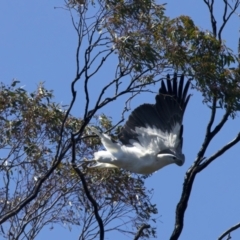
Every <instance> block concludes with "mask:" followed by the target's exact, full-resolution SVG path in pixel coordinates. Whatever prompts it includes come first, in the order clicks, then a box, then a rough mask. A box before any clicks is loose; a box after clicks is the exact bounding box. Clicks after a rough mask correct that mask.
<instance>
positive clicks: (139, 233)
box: [133, 224, 151, 240]
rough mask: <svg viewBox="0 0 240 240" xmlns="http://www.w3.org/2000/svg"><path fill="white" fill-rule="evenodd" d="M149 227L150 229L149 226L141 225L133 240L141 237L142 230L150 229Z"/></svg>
mask: <svg viewBox="0 0 240 240" xmlns="http://www.w3.org/2000/svg"><path fill="white" fill-rule="evenodd" d="M150 227H151V226H150V225H149V224H143V225H142V226H141V227H140V228H139V230H138V232H137V233H136V235H135V237H134V239H133V240H138V239H139V238H140V237H141V235H142V232H143V230H144V229H147V228H150Z"/></svg>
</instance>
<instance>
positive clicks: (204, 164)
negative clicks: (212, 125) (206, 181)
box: [197, 133, 240, 172]
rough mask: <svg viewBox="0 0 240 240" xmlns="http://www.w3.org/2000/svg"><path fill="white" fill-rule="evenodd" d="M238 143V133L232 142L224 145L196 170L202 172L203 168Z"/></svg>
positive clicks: (239, 137)
mask: <svg viewBox="0 0 240 240" xmlns="http://www.w3.org/2000/svg"><path fill="white" fill-rule="evenodd" d="M239 141H240V133H238V135H237V136H236V138H235V139H234V140H232V141H231V142H229V143H228V144H226V145H225V146H224V147H222V148H221V149H220V150H219V151H217V152H216V153H215V154H213V155H212V156H211V157H210V158H208V159H207V160H205V161H204V162H203V163H202V164H201V165H200V166H199V167H198V169H197V171H198V172H200V171H202V170H203V169H204V168H206V167H207V166H208V165H209V164H210V163H212V162H213V161H214V160H215V159H216V158H218V157H219V156H221V155H222V154H224V153H225V152H226V151H227V150H229V149H230V148H231V147H233V146H234V145H235V144H237V143H238V142H239Z"/></svg>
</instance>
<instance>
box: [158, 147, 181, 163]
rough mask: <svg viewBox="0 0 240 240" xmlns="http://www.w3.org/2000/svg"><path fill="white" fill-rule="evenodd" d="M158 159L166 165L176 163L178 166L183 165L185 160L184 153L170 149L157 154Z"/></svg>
mask: <svg viewBox="0 0 240 240" xmlns="http://www.w3.org/2000/svg"><path fill="white" fill-rule="evenodd" d="M157 160H158V161H161V162H162V163H163V164H164V165H168V164H171V163H175V164H177V165H178V166H182V165H183V164H184V161H185V156H184V154H182V153H181V154H176V153H174V152H173V151H171V150H170V149H167V150H163V151H161V152H160V153H158V155H157Z"/></svg>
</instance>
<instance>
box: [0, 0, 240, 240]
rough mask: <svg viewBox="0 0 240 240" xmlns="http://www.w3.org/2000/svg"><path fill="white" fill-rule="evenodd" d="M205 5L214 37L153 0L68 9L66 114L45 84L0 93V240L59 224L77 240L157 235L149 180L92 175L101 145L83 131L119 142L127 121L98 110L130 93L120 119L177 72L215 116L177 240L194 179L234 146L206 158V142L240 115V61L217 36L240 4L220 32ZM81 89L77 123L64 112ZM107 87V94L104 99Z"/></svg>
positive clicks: (188, 180)
mask: <svg viewBox="0 0 240 240" xmlns="http://www.w3.org/2000/svg"><path fill="white" fill-rule="evenodd" d="M204 2H205V3H206V4H207V6H208V7H209V12H210V15H211V23H212V26H213V31H212V32H209V31H204V30H201V29H200V28H198V27H197V26H196V25H195V24H194V22H193V20H192V19H191V18H190V17H188V16H179V17H177V18H174V19H171V18H169V17H167V16H166V15H165V5H164V4H156V3H155V2H154V1H152V0H139V1H132V0H131V1H130V0H128V1H123V0H121V1H119V0H104V1H103V0H98V1H88V0H85V1H84V0H83V1H82V0H69V1H66V2H65V6H64V9H66V10H68V11H69V14H70V16H71V19H72V24H73V27H74V29H75V31H76V36H77V38H78V43H77V46H76V59H75V60H76V74H75V77H74V79H73V81H72V82H71V93H72V100H71V102H70V104H69V106H65V107H64V106H61V105H59V104H56V103H55V102H54V101H53V92H52V91H48V90H47V89H46V88H45V87H44V85H43V84H39V86H38V88H37V90H36V91H35V92H32V93H28V92H27V91H26V90H25V89H24V88H21V87H19V82H18V81H16V80H14V81H13V82H12V84H11V85H10V86H7V85H4V84H2V85H1V88H0V125H1V138H0V146H1V149H2V155H1V159H0V161H1V164H0V167H1V171H0V177H1V188H0V223H1V228H0V229H1V231H0V234H1V237H2V238H4V239H24V238H26V239H34V238H35V237H36V236H37V235H38V234H39V232H40V231H41V230H42V229H43V228H44V227H45V226H47V225H48V226H50V227H51V228H54V227H55V225H56V224H58V223H61V224H64V225H66V226H68V227H69V229H71V228H72V227H74V226H80V228H81V232H80V233H79V239H97V238H100V239H104V234H105V233H108V232H109V231H117V232H121V233H124V234H127V235H129V236H131V237H132V238H134V239H139V238H140V237H142V238H145V239H148V238H150V237H154V236H156V230H155V228H154V226H153V227H152V226H150V225H151V224H150V223H152V222H155V221H156V220H155V218H156V216H155V214H157V208H156V205H155V204H154V203H152V202H151V196H152V192H153V190H152V189H146V188H145V186H144V182H145V179H146V178H147V177H148V176H139V175H135V174H132V173H130V172H127V171H124V170H121V169H120V170H119V169H118V170H116V169H114V170H112V169H111V170H109V169H105V170H101V171H100V170H92V169H89V168H88V167H87V166H88V165H89V162H87V161H85V159H91V158H92V155H93V152H94V151H97V150H99V149H101V148H102V146H101V143H100V141H99V139H98V138H96V136H93V135H91V133H90V131H89V129H88V125H89V124H91V125H94V126H97V127H99V128H100V129H101V130H102V131H104V132H108V133H109V134H110V135H111V136H112V137H113V139H115V140H116V139H117V133H118V130H119V127H120V126H119V124H120V123H121V122H122V121H123V120H124V119H123V118H122V119H121V120H120V121H119V122H118V123H116V124H113V123H112V121H111V119H110V118H109V117H107V116H105V115H104V114H102V115H99V112H98V111H99V110H100V109H102V108H103V107H104V106H105V105H107V104H109V103H110V102H112V101H114V100H116V99H118V98H119V97H120V96H122V95H128V96H130V97H129V98H128V100H127V101H126V109H125V110H124V111H123V113H124V112H125V111H126V110H127V103H128V102H129V101H131V99H132V98H133V97H135V96H136V95H137V94H139V93H141V92H143V91H150V90H149V89H148V88H147V87H148V86H149V85H150V84H154V83H156V82H158V81H161V80H162V79H163V78H164V76H165V73H166V72H168V73H173V72H181V73H185V75H187V76H190V77H193V78H194V79H195V82H192V87H193V88H195V89H196V90H198V91H200V92H201V93H202V95H203V97H204V101H205V103H207V105H208V106H210V108H211V110H212V115H211V118H210V121H209V124H208V126H207V131H206V138H205V140H204V142H203V145H202V148H201V150H200V151H199V153H198V154H197V158H196V161H195V162H194V163H193V165H192V166H191V168H190V169H189V171H188V172H187V173H186V177H185V180H184V186H183V192H182V197H181V199H180V201H179V204H178V206H177V210H176V223H175V229H174V230H173V234H172V237H171V239H178V237H179V236H180V234H181V231H182V228H183V220H184V213H185V211H186V208H187V203H188V199H189V197H190V194H191V189H192V186H193V183H194V178H195V176H196V174H197V173H199V172H200V171H202V170H203V169H205V168H206V167H207V166H208V165H209V164H210V163H211V162H212V161H214V160H215V159H216V158H217V157H219V156H220V155H221V154H223V153H224V152H225V151H227V150H229V149H230V148H231V147H232V146H233V145H235V144H236V143H237V142H238V141H239V140H240V135H239V134H238V135H237V136H236V138H235V139H234V140H233V141H232V142H230V143H229V144H227V145H226V146H224V147H223V148H222V149H220V150H219V151H218V152H216V153H215V154H213V155H212V156H211V157H209V158H208V159H205V157H204V153H205V151H206V149H207V147H208V146H209V144H210V142H211V140H212V139H213V138H214V137H215V136H216V134H217V133H218V132H219V131H220V130H221V128H222V127H223V125H224V124H225V123H226V121H227V119H228V117H229V116H232V117H234V116H235V114H236V112H237V111H238V110H239V101H240V99H239V98H240V94H239V66H238V65H237V64H238V58H237V56H236V55H235V54H234V53H233V52H232V51H231V50H230V49H229V48H228V47H227V46H226V45H225V43H224V42H223V41H222V37H221V33H222V30H223V28H224V26H225V25H226V23H227V21H228V20H229V18H230V16H231V15H232V12H233V11H235V10H236V9H237V7H238V5H239V2H238V1H236V4H235V5H234V6H233V7H232V8H231V10H232V11H230V13H229V15H227V12H224V13H223V16H224V22H223V24H222V26H221V27H220V30H219V31H218V32H217V30H216V27H215V25H214V24H215V21H214V16H213V12H212V10H211V9H212V8H211V6H212V4H213V3H214V1H212V2H211V1H204ZM224 2H225V3H227V5H226V6H227V7H229V6H231V5H230V3H228V2H227V1H224ZM112 57H115V59H117V60H116V61H117V64H116V69H114V72H113V73H112V75H111V78H110V80H109V81H108V82H107V84H106V85H105V86H104V87H103V88H102V90H101V91H100V93H99V95H98V96H97V100H96V102H95V103H94V106H93V107H91V106H90V96H89V81H90V79H94V78H95V77H96V76H97V74H99V72H100V70H101V69H102V68H104V67H105V65H106V63H107V62H108V61H111V59H112ZM78 81H82V82H84V96H83V97H82V102H84V106H82V107H83V108H84V114H83V116H81V118H76V117H74V116H73V115H71V114H70V113H71V110H72V108H73V106H74V104H75V103H76V102H77V100H76V99H77V98H76V96H77V88H76V83H77V82H78ZM109 89H111V92H112V94H111V95H108V96H106V94H105V93H106V91H108V90H109ZM217 108H222V109H224V111H225V114H224V115H223V118H222V120H221V121H220V122H219V123H217V124H216V127H214V128H213V122H214V120H215V115H216V110H217ZM119 219H121V220H119ZM149 224H150V225H149ZM128 226H131V228H129V227H128Z"/></svg>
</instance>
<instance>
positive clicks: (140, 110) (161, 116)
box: [118, 74, 190, 148]
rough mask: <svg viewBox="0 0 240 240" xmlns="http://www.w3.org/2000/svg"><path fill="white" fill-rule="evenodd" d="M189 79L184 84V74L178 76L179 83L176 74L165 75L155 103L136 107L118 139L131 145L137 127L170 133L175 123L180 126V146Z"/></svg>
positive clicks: (179, 146) (135, 138)
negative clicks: (165, 77)
mask: <svg viewBox="0 0 240 240" xmlns="http://www.w3.org/2000/svg"><path fill="white" fill-rule="evenodd" d="M189 85H190V80H188V81H187V83H186V85H185V86H184V76H183V75H182V76H181V77H180V80H179V83H178V80H177V75H176V74H175V75H174V77H173V79H172V80H171V79H170V76H169V75H168V76H167V80H166V84H165V83H164V81H162V83H161V88H160V89H159V93H158V95H157V96H156V103H155V104H143V105H141V106H139V107H137V108H136V109H135V110H134V111H133V112H132V113H131V115H130V116H129V119H128V120H127V122H126V123H125V125H124V126H123V127H122V129H121V132H120V133H119V136H118V137H119V140H120V141H121V142H122V143H123V144H124V145H131V142H132V140H135V141H138V133H137V132H136V127H138V128H148V127H150V128H155V129H159V130H160V131H161V132H164V133H171V131H173V129H174V127H175V126H176V124H179V126H181V129H180V131H179V134H178V138H179V141H180V142H179V145H178V146H177V147H178V148H182V141H183V139H182V132H183V126H182V120H183V115H184V111H185V108H186V106H187V104H188V101H189V98H190V95H187V93H188V88H189ZM130 140H131V141H130Z"/></svg>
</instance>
